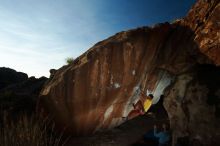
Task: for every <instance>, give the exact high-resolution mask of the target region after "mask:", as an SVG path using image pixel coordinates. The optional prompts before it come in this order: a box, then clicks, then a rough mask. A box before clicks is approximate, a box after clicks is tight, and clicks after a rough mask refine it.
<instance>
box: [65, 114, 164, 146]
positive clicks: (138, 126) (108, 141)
mask: <svg viewBox="0 0 220 146" xmlns="http://www.w3.org/2000/svg"><path fill="white" fill-rule="evenodd" d="M164 122H168V118H167V117H166V116H164V115H162V116H161V115H159V114H157V115H155V114H153V115H151V114H145V115H143V116H139V117H136V118H134V119H132V120H129V121H127V122H125V123H124V124H122V125H120V126H119V127H116V128H113V129H111V130H108V131H104V132H99V133H96V134H94V135H90V136H87V137H77V138H72V139H70V140H69V142H68V143H67V144H66V146H131V145H133V144H135V143H142V142H141V141H143V135H144V134H145V133H146V132H148V131H149V130H152V129H153V125H154V124H161V123H164ZM137 145H139V144H137ZM143 145H146V146H147V143H145V144H143Z"/></svg>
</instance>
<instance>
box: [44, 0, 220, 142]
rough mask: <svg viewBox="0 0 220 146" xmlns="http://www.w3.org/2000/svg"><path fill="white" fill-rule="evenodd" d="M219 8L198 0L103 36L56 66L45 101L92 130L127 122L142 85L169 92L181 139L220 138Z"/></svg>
mask: <svg viewBox="0 0 220 146" xmlns="http://www.w3.org/2000/svg"><path fill="white" fill-rule="evenodd" d="M219 14H220V1H219V0H198V1H197V2H196V4H195V5H194V6H193V7H192V9H191V10H190V11H189V13H188V14H187V16H186V17H185V18H183V19H180V20H177V21H175V22H173V23H171V24H170V23H161V24H158V25H155V26H153V27H142V28H137V29H133V30H128V31H123V32H120V33H117V34H116V35H114V36H112V37H110V38H108V39H106V40H103V41H101V42H99V43H97V44H96V45H94V46H93V47H92V48H91V49H89V50H88V51H87V52H85V53H84V54H82V55H81V56H80V57H78V58H77V59H75V60H74V62H73V63H72V64H70V65H67V66H64V67H62V68H60V69H58V70H57V71H56V72H55V73H54V75H53V78H52V79H51V80H50V81H48V82H47V83H46V85H45V86H44V88H43V89H42V91H41V104H42V105H43V107H44V109H45V110H47V112H48V113H49V114H50V115H51V116H53V117H54V119H55V121H56V123H57V125H59V126H57V128H65V129H66V130H68V132H71V133H72V134H75V135H85V134H90V133H94V132H96V131H99V130H106V129H109V128H112V127H116V126H118V125H120V124H122V123H123V122H124V119H123V118H122V117H126V116H127V115H128V113H129V112H130V111H131V110H132V109H133V106H132V104H133V103H135V102H136V101H137V100H138V99H139V98H140V92H141V91H144V92H145V93H152V94H154V96H155V98H154V103H156V102H157V100H158V98H159V97H160V96H161V95H162V94H164V96H165V99H164V105H165V108H166V110H167V112H168V116H169V119H170V125H171V129H172V131H173V145H175V144H176V143H177V141H180V140H181V139H185V141H188V143H191V144H193V143H194V142H196V143H200V144H202V145H207V146H208V145H218V144H217V143H218V140H219V139H220V126H219V123H220V116H219V113H220V108H219V107H220V80H219V65H220V56H219V54H220V15H219ZM146 124H147V123H146Z"/></svg>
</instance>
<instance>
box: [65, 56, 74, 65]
mask: <svg viewBox="0 0 220 146" xmlns="http://www.w3.org/2000/svg"><path fill="white" fill-rule="evenodd" d="M73 61H74V59H73V58H72V57H68V58H66V63H67V64H72V63H73Z"/></svg>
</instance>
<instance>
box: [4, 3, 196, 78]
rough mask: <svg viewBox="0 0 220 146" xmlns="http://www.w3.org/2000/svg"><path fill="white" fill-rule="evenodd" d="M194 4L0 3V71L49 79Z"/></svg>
mask: <svg viewBox="0 0 220 146" xmlns="http://www.w3.org/2000/svg"><path fill="white" fill-rule="evenodd" d="M194 2H195V0H0V67H3V66H4V67H10V68H13V69H15V70H17V71H22V72H25V73H27V74H28V75H29V76H36V77H40V76H49V70H50V69H52V68H55V69H58V68H60V67H61V66H63V65H64V64H65V58H67V57H73V58H76V57H77V56H79V55H81V54H82V53H83V52H85V51H86V50H87V49H89V48H90V47H92V46H93V45H94V44H95V43H97V42H98V41H101V40H103V39H106V38H108V37H109V36H111V35H114V34H115V33H117V32H119V31H123V30H128V29H132V28H136V27H140V26H151V25H153V24H155V23H159V22H165V21H168V22H171V21H173V20H175V19H176V18H181V17H184V16H185V15H186V13H187V11H188V10H189V9H190V8H191V6H192V4H193V3H194Z"/></svg>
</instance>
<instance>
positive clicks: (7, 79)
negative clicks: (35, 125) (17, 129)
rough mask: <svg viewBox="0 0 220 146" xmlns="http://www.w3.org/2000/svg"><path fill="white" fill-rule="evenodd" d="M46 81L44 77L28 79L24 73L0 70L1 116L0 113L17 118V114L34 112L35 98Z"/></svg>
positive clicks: (5, 69) (7, 69)
mask: <svg viewBox="0 0 220 146" xmlns="http://www.w3.org/2000/svg"><path fill="white" fill-rule="evenodd" d="M46 81H47V78H46V77H41V78H39V79H37V78H35V77H30V78H28V76H27V74H25V73H22V72H16V71H15V70H13V69H10V68H4V67H2V68H0V86H1V88H0V113H1V115H2V112H7V113H8V115H12V116H13V117H17V116H18V115H19V113H24V112H25V113H33V112H35V109H36V103H37V98H38V97H39V93H40V91H41V89H42V87H43V85H44V83H45V82H46ZM1 118H3V116H2V117H1ZM1 118H0V120H1Z"/></svg>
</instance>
